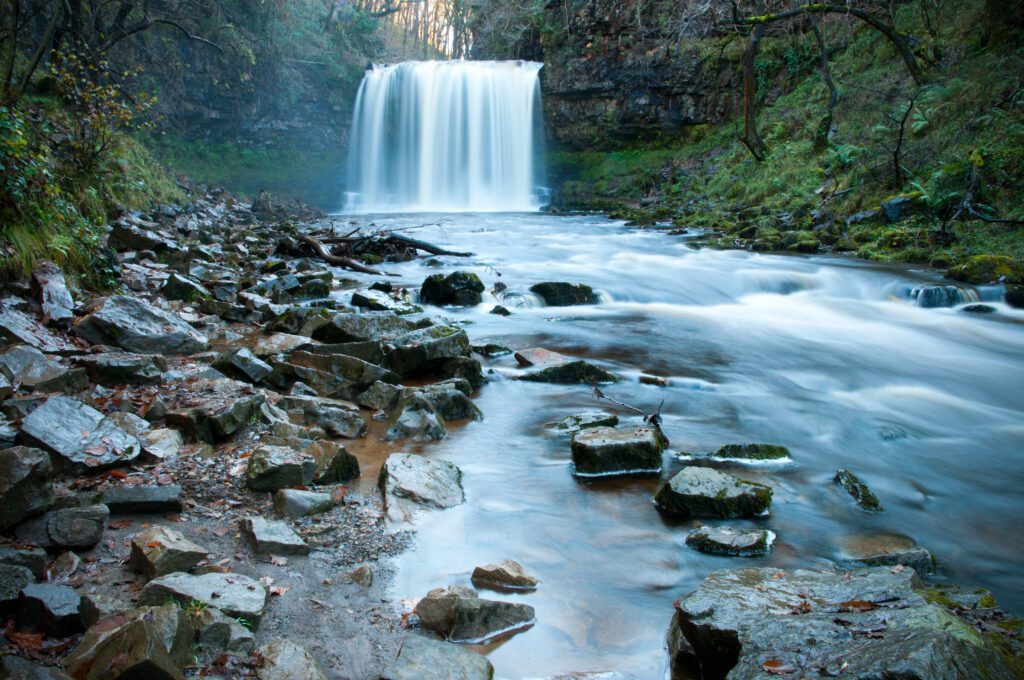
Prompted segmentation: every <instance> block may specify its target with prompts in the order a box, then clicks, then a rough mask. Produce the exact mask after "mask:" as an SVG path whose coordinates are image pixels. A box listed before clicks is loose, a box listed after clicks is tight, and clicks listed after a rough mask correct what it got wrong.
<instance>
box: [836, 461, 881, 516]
mask: <svg viewBox="0 0 1024 680" xmlns="http://www.w3.org/2000/svg"><path fill="white" fill-rule="evenodd" d="M832 481H833V482H834V483H835V484H837V485H839V486H841V487H843V489H844V490H845V491H846V493H848V494H850V497H851V498H853V500H855V501H856V502H857V505H859V506H860V508H861V509H862V510H866V511H867V512H882V510H883V508H882V503H881V502H880V501H879V500H878V496H876V495H875V493H874V492H873V491H872V490H871V489H869V488H868V485H867V484H865V483H864V482H862V481H860V479H858V478H857V475H855V474H853V473H852V472H850V471H849V470H839V471H837V472H836V475H835V477H833V478H832Z"/></svg>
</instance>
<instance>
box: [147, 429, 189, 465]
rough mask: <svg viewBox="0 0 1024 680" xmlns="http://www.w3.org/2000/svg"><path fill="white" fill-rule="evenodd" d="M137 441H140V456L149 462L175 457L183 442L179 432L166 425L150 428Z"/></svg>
mask: <svg viewBox="0 0 1024 680" xmlns="http://www.w3.org/2000/svg"><path fill="white" fill-rule="evenodd" d="M139 441H140V442H141V443H142V458H143V459H144V460H146V461H149V462H159V461H163V460H171V459H172V458H176V457H177V456H178V452H179V451H180V450H181V447H182V445H183V444H184V440H183V439H182V438H181V433H180V432H178V431H177V430H172V429H170V428H167V427H164V428H160V429H156V430H150V431H149V432H146V433H145V434H144V435H142V436H141V437H140V438H139Z"/></svg>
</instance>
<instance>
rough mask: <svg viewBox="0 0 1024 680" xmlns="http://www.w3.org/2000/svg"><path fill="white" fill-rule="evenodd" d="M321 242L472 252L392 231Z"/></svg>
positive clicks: (455, 254) (444, 252)
mask: <svg viewBox="0 0 1024 680" xmlns="http://www.w3.org/2000/svg"><path fill="white" fill-rule="evenodd" d="M321 242H322V243H325V244H330V245H346V246H357V245H365V244H379V245H380V246H387V245H400V246H405V247H408V248H414V249H416V250H422V251H423V252H425V253H430V254H431V255H448V256H451V257H472V255H473V253H460V252H456V251H454V250H445V249H444V248H441V247H439V246H435V245H434V244H433V243H427V242H426V241H420V240H419V239H415V238H409V237H408V236H402V235H401V234H395V233H393V232H391V233H388V234H387V235H386V236H378V235H374V236H356V237H353V236H334V237H331V238H325V239H322V240H321Z"/></svg>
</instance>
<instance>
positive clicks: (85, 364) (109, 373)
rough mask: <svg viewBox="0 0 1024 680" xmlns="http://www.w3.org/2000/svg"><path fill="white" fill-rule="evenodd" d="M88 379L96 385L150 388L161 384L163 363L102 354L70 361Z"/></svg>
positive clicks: (156, 358)
mask: <svg viewBox="0 0 1024 680" xmlns="http://www.w3.org/2000/svg"><path fill="white" fill-rule="evenodd" d="M72 361H73V362H74V363H75V364H77V365H78V366H81V367H82V368H84V369H85V372H86V373H88V375H89V378H90V379H91V380H92V381H93V382H96V383H99V384H100V385H107V386H111V385H115V386H116V385H151V384H157V383H160V382H162V381H163V375H164V372H165V371H166V370H167V360H166V359H164V358H163V357H161V356H156V355H152V354H133V353H130V352H104V353H102V354H86V355H83V356H78V357H74V358H73V359H72Z"/></svg>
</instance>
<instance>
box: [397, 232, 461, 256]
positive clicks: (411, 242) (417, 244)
mask: <svg viewBox="0 0 1024 680" xmlns="http://www.w3.org/2000/svg"><path fill="white" fill-rule="evenodd" d="M388 239H390V240H394V241H398V242H399V243H404V244H405V245H407V246H410V247H412V248H415V249H417V250H422V251H423V252H426V253H430V254H431V255H448V256H451V257H472V256H473V253H457V252H455V251H453V250H445V249H444V248H439V247H437V246H435V245H433V244H432V243H427V242H426V241H420V240H419V239H415V238H409V237H408V236H400V235H398V234H390V235H389V236H388Z"/></svg>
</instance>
